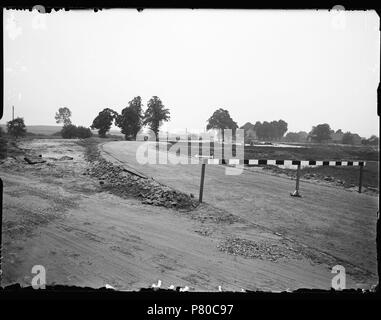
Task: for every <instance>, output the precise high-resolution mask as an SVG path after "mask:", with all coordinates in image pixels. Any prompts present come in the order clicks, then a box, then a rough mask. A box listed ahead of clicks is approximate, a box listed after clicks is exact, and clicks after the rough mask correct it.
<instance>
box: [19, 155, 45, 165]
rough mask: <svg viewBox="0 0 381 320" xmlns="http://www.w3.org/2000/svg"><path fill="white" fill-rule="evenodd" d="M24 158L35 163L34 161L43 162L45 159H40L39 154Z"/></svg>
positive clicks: (30, 162)
mask: <svg viewBox="0 0 381 320" xmlns="http://www.w3.org/2000/svg"><path fill="white" fill-rule="evenodd" d="M24 160H25V161H26V162H27V163H29V164H36V163H44V162H46V160H44V159H42V157H41V156H39V157H35V156H27V157H24Z"/></svg>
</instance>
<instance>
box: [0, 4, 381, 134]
mask: <svg viewBox="0 0 381 320" xmlns="http://www.w3.org/2000/svg"><path fill="white" fill-rule="evenodd" d="M378 30H379V17H378V16H377V14H376V13H375V12H374V11H361V12H360V11H359V12H345V13H344V14H343V13H338V12H336V11H335V12H332V11H331V12H328V11H307V10H303V11H254V10H144V11H143V12H137V11H136V10H125V9H120V10H103V11H100V12H97V13H95V12H93V11H69V12H64V11H59V12H55V11H54V12H53V13H51V14H44V15H41V14H39V13H37V12H35V13H32V12H28V11H25V12H24V11H4V116H3V119H2V120H1V121H0V123H5V122H6V121H9V120H10V119H11V117H12V112H11V108H12V105H14V106H15V116H21V117H24V120H25V123H26V124H27V125H55V120H54V114H55V112H56V111H57V110H58V108H59V107H63V106H65V107H68V108H69V109H70V110H71V111H72V114H73V115H72V122H73V123H74V124H77V125H84V126H90V125H91V123H92V120H93V119H94V117H95V116H96V115H97V114H98V112H99V111H101V110H102V109H103V108H106V107H110V108H113V109H114V110H116V111H117V112H120V111H121V109H122V108H124V107H125V106H127V104H128V101H130V100H132V99H133V97H135V96H138V95H140V96H141V97H142V99H143V103H144V108H145V106H146V103H147V102H148V100H149V99H150V98H151V97H152V96H153V95H156V96H158V97H159V98H160V99H161V100H162V101H163V103H164V105H165V106H166V107H167V108H169V109H170V111H171V121H170V122H169V123H168V125H166V127H164V129H167V128H169V130H175V129H176V130H177V129H185V128H188V130H192V129H195V130H197V129H201V130H202V129H203V128H205V126H206V121H207V119H208V118H209V117H210V116H211V114H212V113H213V112H214V111H215V110H216V109H217V108H225V109H228V110H229V112H230V115H231V116H232V118H233V119H234V120H235V121H236V122H237V123H238V125H239V126H241V125H243V124H244V123H246V122H247V121H250V122H252V123H255V122H256V121H265V120H266V121H272V120H279V119H283V120H285V121H286V122H287V123H288V127H289V131H300V130H303V131H307V132H308V131H310V130H311V127H312V126H313V125H316V124H319V123H329V124H330V125H331V128H333V129H335V130H337V129H342V130H343V131H352V132H356V133H359V134H360V135H361V136H365V137H369V136H370V135H372V134H376V135H378V131H379V125H378V122H379V120H378V117H377V91H376V90H377V86H378V83H379V51H380V43H379V39H380V38H379V31H378Z"/></svg>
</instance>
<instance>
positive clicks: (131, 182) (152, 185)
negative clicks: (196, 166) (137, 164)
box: [84, 159, 198, 210]
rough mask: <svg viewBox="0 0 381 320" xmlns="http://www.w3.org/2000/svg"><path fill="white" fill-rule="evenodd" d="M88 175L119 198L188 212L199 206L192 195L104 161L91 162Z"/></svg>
mask: <svg viewBox="0 0 381 320" xmlns="http://www.w3.org/2000/svg"><path fill="white" fill-rule="evenodd" d="M86 174H88V175H90V176H93V177H96V178H98V179H99V183H100V184H101V185H102V187H103V188H104V189H106V190H109V191H111V192H112V193H114V194H117V195H118V196H135V197H138V198H140V199H141V200H142V203H144V204H151V205H155V206H164V207H167V208H175V209H188V210H190V209H192V208H195V207H197V205H198V202H197V201H195V200H194V199H193V198H192V197H191V195H187V194H185V193H182V192H179V191H176V190H174V189H172V188H170V187H167V186H164V185H162V184H160V183H159V182H157V181H155V180H153V179H150V178H142V177H139V176H136V175H134V174H132V173H129V172H128V171H126V170H125V169H124V168H123V167H121V166H118V165H114V164H112V163H111V162H108V161H106V160H104V159H98V160H95V161H94V160H93V161H91V166H90V168H88V169H87V170H86V172H85V173H84V175H86Z"/></svg>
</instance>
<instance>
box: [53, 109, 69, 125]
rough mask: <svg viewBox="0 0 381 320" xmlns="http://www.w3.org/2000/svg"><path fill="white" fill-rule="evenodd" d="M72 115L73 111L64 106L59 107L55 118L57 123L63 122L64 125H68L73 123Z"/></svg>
mask: <svg viewBox="0 0 381 320" xmlns="http://www.w3.org/2000/svg"><path fill="white" fill-rule="evenodd" d="M70 117H71V111H70V110H69V108H66V107H63V108H59V109H58V112H56V115H55V117H54V118H55V119H56V123H63V125H64V126H67V125H69V124H71V120H70Z"/></svg>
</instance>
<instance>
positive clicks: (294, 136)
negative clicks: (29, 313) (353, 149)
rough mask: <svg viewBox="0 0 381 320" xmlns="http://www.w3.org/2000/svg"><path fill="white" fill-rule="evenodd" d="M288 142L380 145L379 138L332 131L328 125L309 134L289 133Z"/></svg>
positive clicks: (313, 129) (321, 125)
mask: <svg viewBox="0 0 381 320" xmlns="http://www.w3.org/2000/svg"><path fill="white" fill-rule="evenodd" d="M284 141H287V142H307V141H311V142H318V143H321V142H337V143H342V144H352V145H353V144H364V145H378V141H379V140H378V137H377V136H375V135H372V136H371V137H370V138H369V139H365V138H361V137H360V136H359V135H358V134H357V133H351V132H349V131H347V132H345V133H344V132H343V131H342V130H341V129H338V130H336V131H334V130H332V129H331V127H330V125H329V124H328V123H322V124H318V125H317V126H313V127H312V129H311V131H310V132H309V133H307V132H305V131H299V132H288V133H287V135H286V136H285V137H284Z"/></svg>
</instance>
